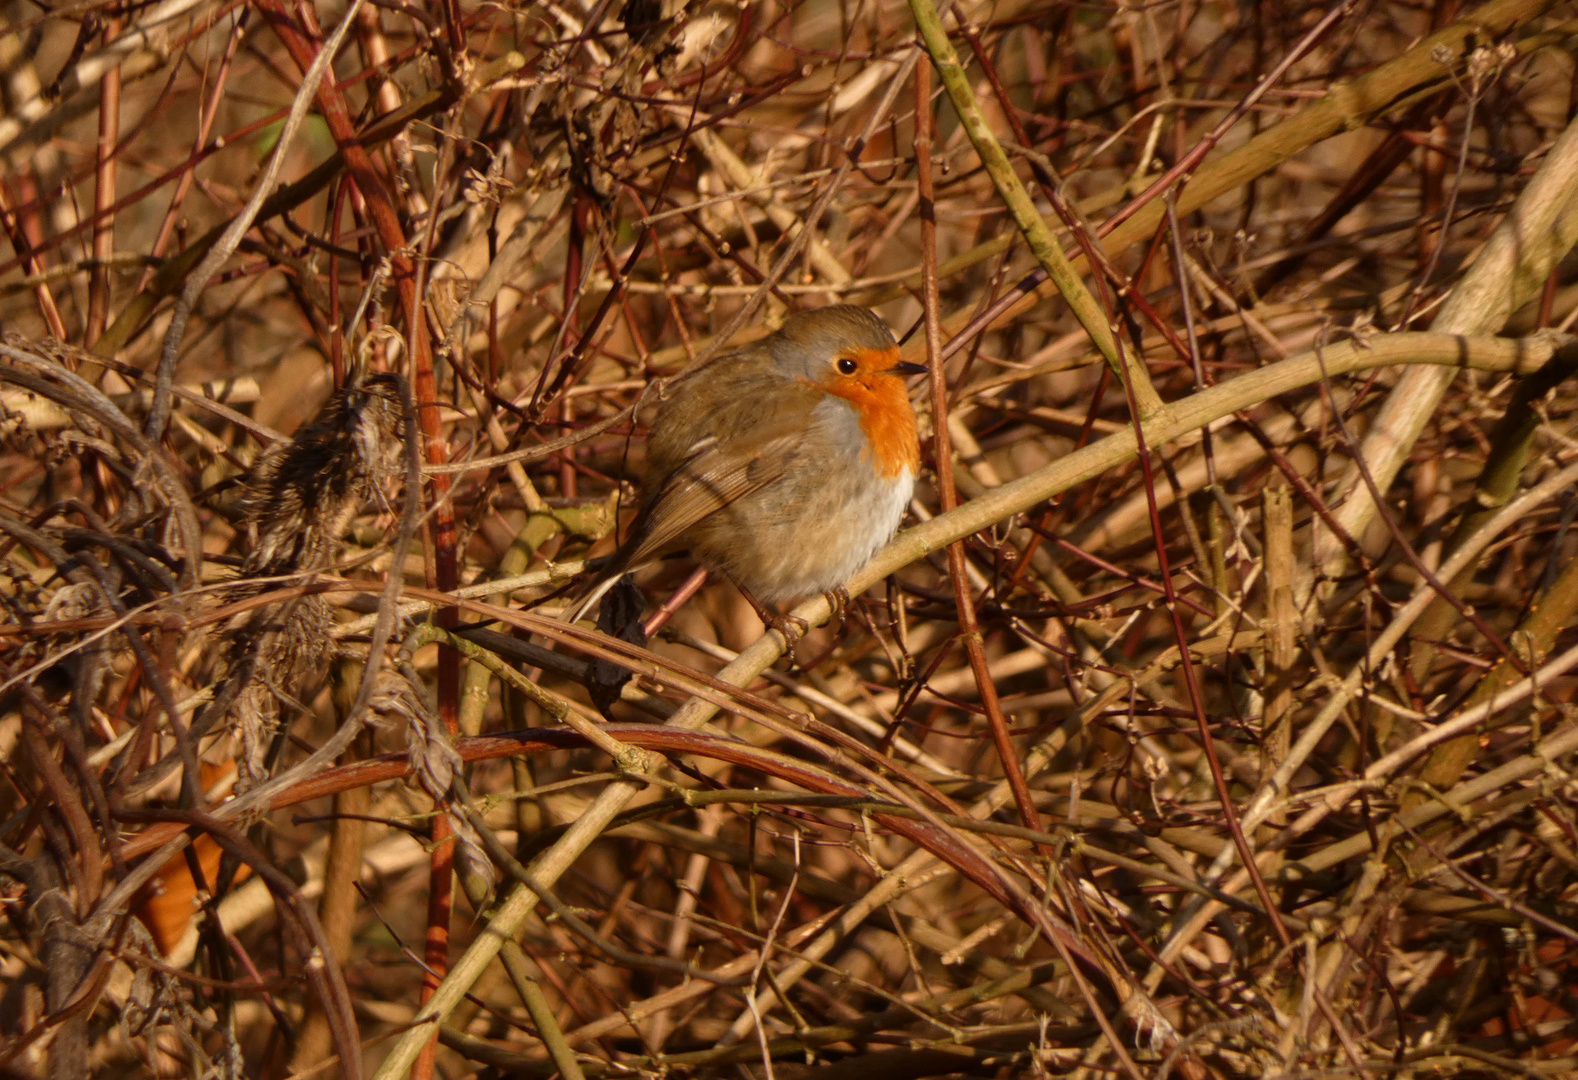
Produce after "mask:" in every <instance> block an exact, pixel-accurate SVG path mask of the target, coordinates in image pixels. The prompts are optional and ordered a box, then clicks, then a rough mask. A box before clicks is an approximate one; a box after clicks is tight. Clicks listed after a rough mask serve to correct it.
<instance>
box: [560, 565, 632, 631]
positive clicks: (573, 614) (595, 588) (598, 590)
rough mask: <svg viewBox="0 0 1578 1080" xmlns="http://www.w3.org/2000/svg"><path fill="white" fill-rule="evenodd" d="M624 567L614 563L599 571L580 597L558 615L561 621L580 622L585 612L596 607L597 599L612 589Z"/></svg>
mask: <svg viewBox="0 0 1578 1080" xmlns="http://www.w3.org/2000/svg"><path fill="white" fill-rule="evenodd" d="M626 569H627V568H626V567H625V566H624V565H623V564H622V563H615V564H614V565H612V566H610V567H608V568H607V569H605V570H603V571H602V572H601V573H599V574H598V575H597V576H596V577H595V578H593V579H592V584H591V586H590V587H589V588H588V589H587V590H586V592H584V593H582V594H581V598H580V599H579V600H576V601H575V602H574V603H573V604H571V605H570V606H569V607H568V608H566V609H565V614H564V615H562V616H561V617H560V618H561V619H562V621H564V622H566V623H577V622H580V621H581V619H583V618H584V617H585V616H586V613H587V612H588V611H591V610H592V609H593V608H594V607H596V606H597V603H598V601H600V600H601V599H602V598H603V597H604V596H605V595H607V593H608V590H609V589H612V588H613V587H614V585H615V583H616V582H618V581H619V579H620V578H621V577H623V576H624V574H625V570H626Z"/></svg>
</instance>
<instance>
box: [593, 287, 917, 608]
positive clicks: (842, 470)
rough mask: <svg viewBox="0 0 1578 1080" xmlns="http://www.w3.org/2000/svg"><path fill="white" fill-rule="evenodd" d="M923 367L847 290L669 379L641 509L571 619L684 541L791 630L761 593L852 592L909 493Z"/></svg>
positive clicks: (774, 599) (776, 597) (770, 597)
mask: <svg viewBox="0 0 1578 1080" xmlns="http://www.w3.org/2000/svg"><path fill="white" fill-rule="evenodd" d="M925 370H926V368H925V367H924V366H922V365H920V364H911V363H907V362H905V361H903V360H901V359H899V347H898V345H897V344H895V342H894V340H893V334H892V333H891V332H890V331H889V330H888V327H887V325H886V324H885V323H884V322H883V321H882V320H881V319H880V318H878V317H877V316H876V315H874V314H872V313H871V312H870V311H868V310H866V309H865V308H860V307H854V306H852V305H849V304H840V305H836V306H833V307H825V308H819V309H817V310H814V311H807V312H801V313H799V314H796V315H792V316H790V317H789V318H788V319H787V320H786V321H785V322H784V324H783V326H782V328H780V329H779V330H778V331H777V332H776V333H774V334H772V335H771V336H769V337H766V338H764V339H762V340H761V341H759V342H756V343H755V344H752V345H748V346H746V347H745V348H743V349H740V350H738V351H736V352H733V353H729V354H727V355H725V356H720V357H718V358H717V359H716V360H713V361H711V362H710V363H707V364H704V365H703V366H702V367H700V368H697V369H696V370H694V371H690V372H687V373H686V374H684V375H683V376H681V377H679V378H678V379H676V380H674V381H673V382H671V383H670V384H669V385H668V387H667V388H666V390H665V392H664V400H663V404H662V406H661V407H660V408H659V410H658V414H657V417H656V419H655V420H654V421H653V423H652V434H651V438H650V441H649V442H648V444H647V470H646V477H645V480H644V482H643V484H642V501H641V510H640V513H639V514H638V515H637V516H636V519H635V522H634V523H633V524H632V526H631V529H630V534H629V536H628V538H627V539H626V540H625V542H624V544H623V545H622V546H621V547H620V548H619V550H618V551H617V552H616V553H615V554H614V555H613V557H612V558H611V559H610V561H609V563H608V565H607V566H605V567H604V568H603V570H602V571H601V572H600V573H599V575H598V577H597V578H596V580H595V581H594V582H593V583H592V585H591V587H590V589H589V591H588V592H587V594H586V596H585V597H584V598H583V599H582V600H581V601H580V603H578V604H576V605H574V607H573V608H572V610H571V614H570V621H572V622H573V621H574V620H576V619H579V618H580V617H581V616H582V615H584V614H585V613H586V612H587V611H588V610H589V609H590V608H591V607H592V605H593V604H595V603H596V602H597V601H598V600H599V599H600V598H601V597H602V595H603V594H604V593H605V592H607V591H608V589H609V588H610V587H611V586H612V585H613V583H614V582H615V581H617V580H618V579H619V578H620V576H621V575H623V574H624V573H625V572H626V571H628V570H632V569H635V568H636V567H638V566H640V565H642V564H643V563H646V562H650V561H651V560H653V559H655V558H658V557H660V556H663V555H666V554H670V553H673V552H677V551H681V550H688V551H689V552H690V554H691V555H692V557H694V558H695V559H696V561H698V562H699V563H701V565H702V566H704V567H706V568H707V569H708V570H712V571H716V572H721V573H723V574H725V575H727V576H728V577H729V579H730V580H732V581H733V582H734V583H735V585H737V586H738V587H739V589H740V591H741V592H742V593H744V594H745V596H746V598H747V599H748V600H750V601H751V603H752V605H753V606H754V607H755V608H756V609H757V611H758V613H760V614H761V615H762V617H763V621H764V622H766V623H767V624H768V625H770V626H775V627H777V628H778V629H779V630H780V632H782V631H784V629H785V624H786V620H785V617H784V616H781V615H776V614H774V613H773V612H772V611H770V610H768V609H767V607H766V606H765V605H776V604H784V603H788V602H790V601H794V600H798V599H803V598H805V597H808V596H811V595H814V594H816V593H819V592H821V593H830V594H833V595H834V596H835V597H839V598H842V593H843V589H842V586H843V583H844V582H845V581H846V580H848V578H849V577H850V575H851V574H853V573H855V571H857V570H859V569H860V568H861V567H862V566H864V565H865V564H866V563H867V562H869V561H870V559H871V557H872V556H873V555H875V554H876V553H877V551H878V550H879V549H880V548H881V547H882V546H883V545H884V544H886V543H887V542H888V540H889V538H890V537H892V535H893V532H894V530H895V529H897V528H898V525H899V521H900V519H902V518H903V516H904V510H905V507H907V506H908V505H909V500H910V493H911V491H912V490H913V489H914V486H915V475H916V473H917V472H918V471H919V469H920V441H919V438H918V436H917V434H916V430H915V410H914V408H913V406H911V404H910V398H909V391H908V389H907V388H906V386H905V383H904V379H905V377H906V376H909V375H918V374H921V373H923V372H924V371H925ZM836 603H837V601H836V600H835V605H836ZM794 621H798V620H794ZM802 628H803V624H802ZM785 636H787V634H786V635H785Z"/></svg>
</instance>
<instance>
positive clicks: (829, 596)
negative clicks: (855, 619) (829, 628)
mask: <svg viewBox="0 0 1578 1080" xmlns="http://www.w3.org/2000/svg"><path fill="white" fill-rule="evenodd" d="M822 596H823V598H824V599H826V600H827V606H828V618H829V619H833V620H836V621H837V623H838V628H837V629H836V630H835V631H834V633H835V634H840V635H841V634H843V632H844V616H845V614H846V613H847V612H848V611H849V590H848V589H846V588H844V587H843V586H842V585H835V586H833V587H832V588H831V589H829V590H827V592H825V593H823V594H822Z"/></svg>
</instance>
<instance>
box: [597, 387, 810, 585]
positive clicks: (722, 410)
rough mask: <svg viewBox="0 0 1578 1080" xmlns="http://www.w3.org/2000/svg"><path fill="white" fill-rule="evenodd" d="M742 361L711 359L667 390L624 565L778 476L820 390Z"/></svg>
mask: <svg viewBox="0 0 1578 1080" xmlns="http://www.w3.org/2000/svg"><path fill="white" fill-rule="evenodd" d="M741 359H742V360H744V362H741V363H736V364H718V365H708V367H706V368H703V369H701V371H699V372H697V373H695V375H693V376H691V377H689V378H686V379H683V380H681V381H679V382H678V383H676V384H675V385H674V386H672V387H671V388H670V390H669V394H670V397H669V400H668V401H666V402H665V403H664V406H663V409H662V411H661V412H660V413H659V414H658V417H657V419H656V421H655V422H654V423H653V432H652V441H651V443H650V444H649V450H648V453H649V467H648V473H647V483H648V485H656V490H655V492H653V493H651V494H649V495H648V497H647V500H646V504H645V506H644V507H643V508H642V511H641V514H640V516H639V517H638V518H637V519H636V522H635V525H634V527H633V528H632V530H631V535H630V539H629V540H628V541H627V542H626V548H627V552H628V554H626V555H625V557H624V558H622V559H621V560H620V562H621V563H622V564H623V565H625V566H635V565H638V564H640V563H642V562H645V561H647V560H648V559H651V558H653V557H655V556H657V555H660V554H662V553H663V552H664V551H665V550H667V549H672V547H673V546H674V544H675V543H676V542H677V541H679V540H680V539H681V537H683V536H684V534H685V532H686V531H687V530H689V529H690V528H691V527H692V526H693V525H695V524H696V523H697V522H699V521H702V520H704V519H705V518H707V517H708V516H710V515H712V514H715V513H717V512H718V511H719V510H721V509H723V508H724V507H725V506H728V505H729V504H730V503H732V502H735V501H736V500H738V499H742V498H744V497H745V496H747V495H750V494H752V493H754V492H757V491H760V490H761V489H762V488H764V487H766V486H767V485H769V484H771V483H772V482H773V481H775V480H777V479H778V478H779V477H780V476H782V475H783V472H784V469H785V468H786V466H787V465H788V463H789V461H790V459H791V458H792V457H793V455H794V452H795V451H796V449H797V448H798V447H799V445H800V443H801V440H802V439H803V438H804V436H805V430H806V427H807V425H808V423H809V422H810V418H811V412H812V410H813V409H814V408H815V407H816V403H817V400H818V399H819V397H820V394H819V392H818V391H817V390H816V389H815V388H814V387H811V386H807V385H805V384H803V383H801V382H799V381H797V380H794V379H787V378H785V377H783V376H782V375H779V374H777V373H776V372H773V371H771V370H770V368H768V367H767V365H765V364H761V363H753V362H751V361H750V360H745V358H743V357H742V358H741ZM702 380H705V382H703V381H702Z"/></svg>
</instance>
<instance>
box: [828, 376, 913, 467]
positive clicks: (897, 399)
mask: <svg viewBox="0 0 1578 1080" xmlns="http://www.w3.org/2000/svg"><path fill="white" fill-rule="evenodd" d="M826 389H827V392H828V393H830V394H833V395H835V396H837V397H841V398H843V399H844V400H845V401H847V402H849V403H850V404H851V405H853V406H854V407H855V413H856V415H858V416H859V417H860V430H861V431H863V432H865V434H866V441H867V442H868V443H869V444H870V447H871V456H872V461H873V462H874V463H875V465H876V467H877V472H878V474H880V475H881V476H884V477H887V478H889V479H891V478H893V477H895V476H897V475H898V474H899V473H900V472H902V471H903V470H904V469H905V468H908V469H909V470H910V474H911V475H914V474H916V473H918V472H920V436H919V435H918V434H917V433H916V430H915V409H914V408H913V407H912V406H911V405H910V396H909V392H908V391H907V390H906V389H905V386H904V380H903V379H901V378H899V377H898V376H897V375H888V374H886V373H883V374H875V375H868V376H866V377H864V378H858V377H857V378H853V379H839V380H837V381H836V382H835V383H834V384H833V385H831V386H828V387H827V388H826Z"/></svg>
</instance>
